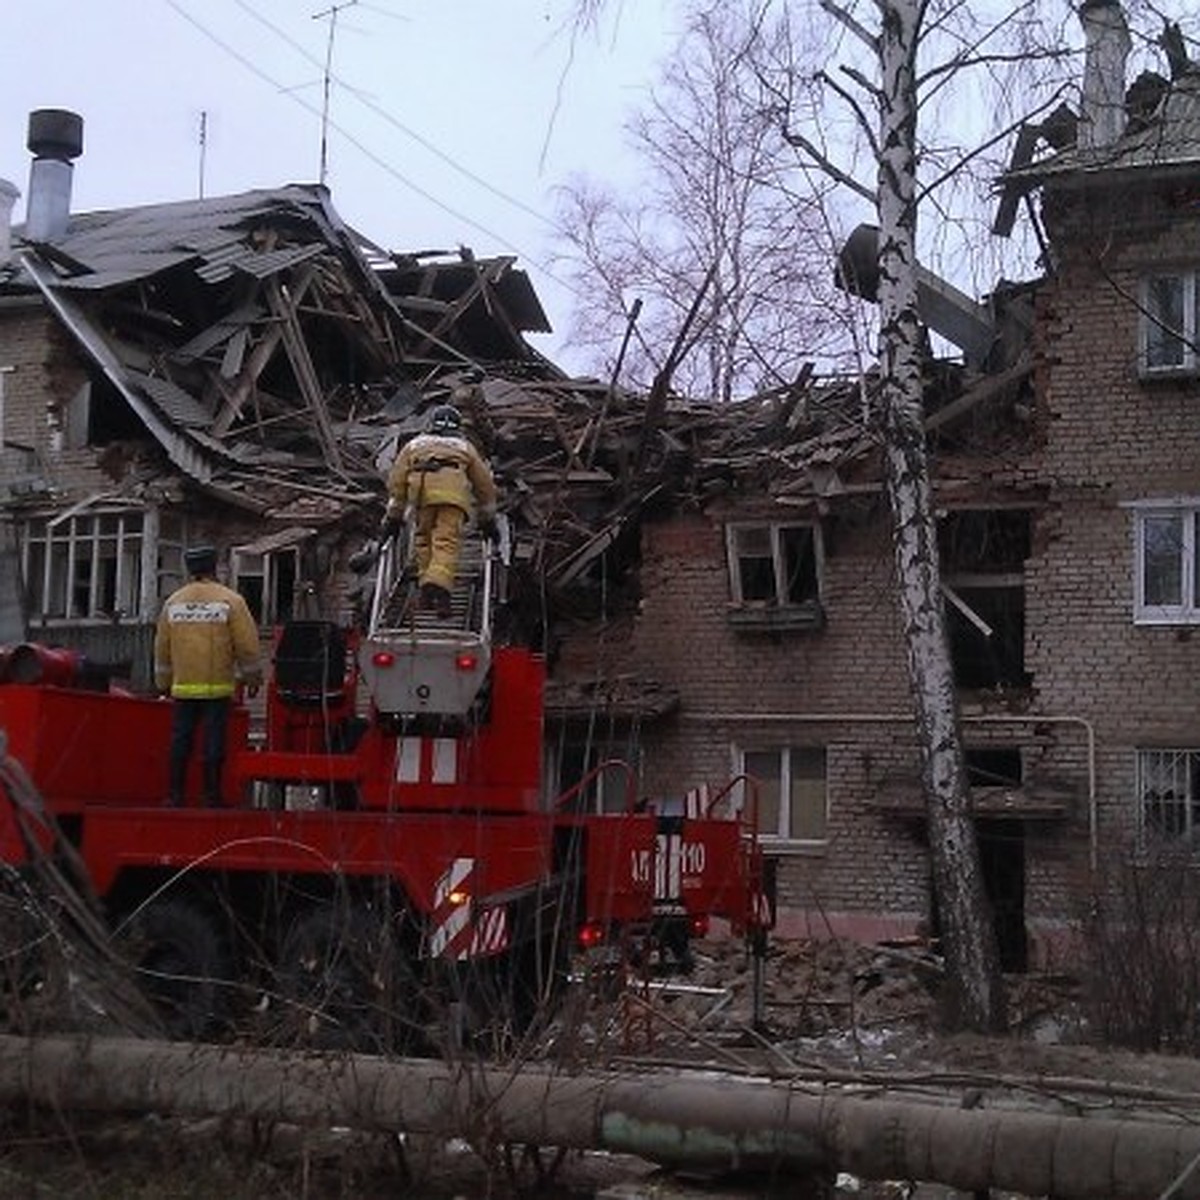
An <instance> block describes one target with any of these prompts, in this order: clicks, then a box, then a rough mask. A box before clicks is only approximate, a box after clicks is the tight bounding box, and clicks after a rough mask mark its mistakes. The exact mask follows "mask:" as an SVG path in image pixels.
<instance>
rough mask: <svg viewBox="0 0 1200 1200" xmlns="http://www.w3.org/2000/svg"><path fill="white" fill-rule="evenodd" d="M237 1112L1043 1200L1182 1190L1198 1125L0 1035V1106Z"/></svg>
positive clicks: (676, 1082) (1175, 1194)
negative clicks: (841, 1174)
mask: <svg viewBox="0 0 1200 1200" xmlns="http://www.w3.org/2000/svg"><path fill="white" fill-rule="evenodd" d="M16 1101H21V1102H25V1103H34V1104H39V1105H52V1106H54V1107H56V1108H57V1109H60V1110H69V1109H72V1108H75V1109H88V1110H99V1111H105V1110H107V1111H112V1112H130V1111H135V1112H144V1111H156V1112H161V1113H173V1114H176V1115H180V1116H201V1115H206V1116H207V1115H218V1116H235V1117H253V1118H258V1119H262V1120H274V1121H281V1122H288V1123H296V1124H301V1125H312V1126H334V1125H341V1126H350V1127H354V1128H359V1129H365V1130H376V1131H401V1130H403V1131H406V1132H410V1133H427V1134H430V1133H431V1134H444V1135H446V1136H450V1135H466V1136H468V1137H471V1136H474V1137H480V1136H486V1137H487V1138H489V1139H491V1140H492V1141H493V1142H495V1143H506V1142H508V1143H524V1144H528V1145H538V1146H560V1147H564V1148H567V1149H580V1150H585V1149H590V1150H609V1151H614V1152H622V1153H629V1154H635V1155H638V1156H639V1157H641V1158H644V1159H647V1160H650V1161H653V1162H658V1163H662V1164H664V1165H668V1166H688V1167H692V1168H705V1169H716V1170H738V1169H740V1170H752V1169H769V1170H773V1171H790V1172H796V1173H802V1174H804V1173H814V1172H818V1171H831V1170H842V1171H850V1172H853V1173H854V1174H856V1175H859V1176H861V1177H863V1178H866V1179H901V1180H919V1181H923V1182H928V1183H941V1184H945V1185H948V1186H950V1187H957V1188H961V1189H964V1190H972V1189H984V1188H999V1189H1004V1190H1008V1191H1015V1192H1020V1193H1023V1194H1026V1195H1033V1196H1041V1195H1052V1196H1054V1197H1056V1200H1135V1198H1137V1200H1144V1198H1145V1197H1147V1196H1158V1195H1161V1194H1163V1193H1164V1191H1165V1190H1166V1189H1168V1188H1172V1187H1173V1190H1172V1191H1171V1192H1170V1194H1171V1196H1172V1198H1173V1200H1185V1198H1188V1197H1195V1198H1200V1171H1198V1170H1195V1169H1194V1168H1195V1166H1196V1164H1197V1163H1198V1162H1200V1127H1197V1126H1195V1125H1188V1124H1185V1123H1184V1122H1182V1121H1179V1122H1169V1121H1166V1120H1150V1119H1147V1118H1138V1119H1126V1120H1121V1119H1114V1118H1112V1117H1106V1118H1089V1117H1075V1116H1059V1115H1056V1114H1051V1113H1045V1112H1020V1111H1013V1110H1011V1109H995V1110H989V1109H986V1108H976V1109H969V1110H968V1109H962V1108H957V1107H952V1106H951V1105H950V1104H937V1103H932V1102H928V1101H919V1100H910V1099H895V1098H887V1099H871V1098H867V1097H863V1096H861V1095H848V1094H845V1093H843V1092H837V1091H834V1090H832V1089H830V1088H823V1089H822V1088H817V1087H806V1088H803V1089H802V1088H800V1087H798V1086H797V1085H795V1084H790V1085H789V1084H787V1083H782V1082H777V1081H771V1080H759V1079H731V1078H726V1077H714V1076H713V1075H711V1074H707V1073H704V1072H702V1071H691V1072H676V1073H672V1074H670V1075H658V1074H656V1075H646V1074H640V1075H637V1074H633V1073H628V1074H612V1073H601V1072H592V1073H583V1074H577V1075H565V1074H556V1073H553V1072H551V1071H548V1070H547V1069H545V1068H544V1067H542V1066H533V1065H529V1064H516V1065H512V1066H510V1067H508V1068H505V1067H503V1066H495V1065H491V1066H485V1065H483V1064H482V1063H479V1062H461V1063H444V1062H435V1061H426V1060H412V1059H402V1060H387V1059H381V1058H373V1057H368V1056H365V1055H360V1056H354V1055H322V1054H299V1053H295V1052H288V1051H285V1050H277V1049H247V1048H241V1047H228V1046H213V1045H194V1044H189V1043H182V1042H155V1041H146V1040H140V1039H132V1038H95V1037H86V1038H73V1037H67V1036H56V1037H45V1038H30V1039H27V1038H18V1037H9V1036H0V1102H3V1103H13V1102H16Z"/></svg>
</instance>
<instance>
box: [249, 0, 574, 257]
mask: <svg viewBox="0 0 1200 1200" xmlns="http://www.w3.org/2000/svg"><path fill="white" fill-rule="evenodd" d="M234 2H235V3H236V4H237V6H238V7H239V8H240V9H242V10H243V11H244V12H246V13H248V14H249V15H250V16H251V17H253V18H254V19H255V20H256V21H258V22H259V23H260V24H261V25H263V26H264V27H265V28H267V29H269V30H270V31H271V32H272V33H273V34H275V36H276V37H278V38H281V39H282V40H283V41H285V42H286V43H287V44H288V45H289V46H291V48H292V49H293V50H295V51H296V53H297V54H299V55H300V57H301V58H303V59H305V60H306V61H307V62H309V63H311V64H312V65H313V66H315V67H320V66H321V63H320V61H319V60H318V59H317V58H316V57H315V56H313V55H312V54H310V53H309V52H308V50H307V48H306V47H305V46H303V45H302V44H301V43H300V42H298V41H296V39H295V38H293V37H292V36H291V34H289V33H288V32H287V31H286V30H284V29H281V28H280V27H279V26H278V25H276V24H275V23H274V22H273V21H271V20H270V19H269V18H268V17H265V16H263V15H262V13H260V12H258V11H257V10H256V9H255V8H254V6H253V5H252V4H250V3H248V0H234ZM345 7H348V5H345V4H342V5H334V10H336V9H337V8H345ZM330 11H333V10H330ZM318 15H323V14H318ZM328 79H332V80H333V82H334V83H336V84H337V85H338V87H340V88H344V89H345V90H346V91H347V92H349V93H350V95H351V96H353V97H354V99H355V100H357V101H358V102H359V104H361V105H362V106H363V107H364V108H366V109H368V110H370V111H371V112H372V113H374V114H375V116H377V117H379V118H380V119H382V120H384V121H386V122H387V123H388V124H389V125H391V126H392V127H393V128H394V129H397V130H399V131H400V132H401V133H403V134H404V135H405V137H408V138H411V139H412V140H413V141H414V142H416V143H417V145H419V146H420V147H421V148H422V149H424V150H427V151H428V152H429V153H430V154H432V155H433V156H434V157H435V158H438V159H440V160H441V161H442V162H444V163H445V164H446V165H447V166H448V167H451V168H452V169H453V170H455V171H457V172H458V173H459V174H460V175H462V176H463V177H464V178H465V179H469V180H470V181H471V182H472V183H474V184H477V185H478V186H479V187H481V188H483V189H484V190H485V191H487V192H490V193H491V194H492V195H493V196H495V197H496V198H497V199H498V200H503V201H504V202H505V203H506V204H511V205H512V206H513V207H514V208H516V209H519V210H520V211H521V212H523V213H525V214H527V215H528V216H531V217H533V218H535V219H536V220H538V221H540V222H542V223H543V224H544V225H547V226H549V227H550V228H551V229H552V230H553V231H554V232H556V233H559V232H561V230H560V229H559V228H558V226H557V225H556V224H555V222H554V221H552V220H551V219H550V218H549V217H547V216H546V214H545V213H543V212H541V211H539V210H538V209H536V208H532V207H531V206H530V205H528V204H526V203H525V202H524V201H523V200H521V199H519V198H518V197H516V196H512V195H510V194H509V193H508V192H505V191H504V190H503V189H501V188H498V187H496V186H495V184H493V183H490V182H489V181H488V180H487V179H485V178H484V177H483V176H482V175H479V174H477V173H476V172H474V171H472V170H471V169H470V167H466V166H464V165H463V164H462V163H460V162H458V161H457V160H456V159H454V158H452V157H451V156H450V155H449V154H447V153H446V152H445V151H444V150H442V149H440V148H439V147H438V146H437V145H435V144H434V143H433V142H431V141H430V140H429V139H428V138H426V137H424V136H422V135H421V134H420V133H418V132H417V131H416V130H415V129H412V128H411V127H410V126H408V125H405V124H404V122H403V121H400V120H399V119H397V118H396V117H394V116H393V115H392V114H391V113H390V112H388V110H387V109H385V108H382V107H380V106H379V105H378V104H375V103H374V102H373V101H371V100H368V99H367V98H366V97H365V96H364V95H363V94H362V92H360V91H359V90H358V89H357V88H354V87H351V86H350V85H349V84H348V83H346V82H345V81H344V80H342V79H340V78H338V76H337V75H334V74H332V73H330V74H329V75H328V76H327V80H328ZM334 128H337V127H336V126H334ZM339 132H340V131H339Z"/></svg>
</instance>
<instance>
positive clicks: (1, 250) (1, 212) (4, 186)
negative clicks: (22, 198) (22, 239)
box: [0, 179, 21, 267]
mask: <svg viewBox="0 0 1200 1200" xmlns="http://www.w3.org/2000/svg"><path fill="white" fill-rule="evenodd" d="M20 194H21V189H20V188H19V187H17V185H16V184H15V183H9V181H8V180H7V179H0V267H3V266H5V265H6V264H7V263H8V261H9V259H11V258H12V210H13V205H14V204H16V202H17V197H18V196H19V195H20Z"/></svg>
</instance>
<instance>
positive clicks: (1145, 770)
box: [1137, 750, 1200, 840]
mask: <svg viewBox="0 0 1200 1200" xmlns="http://www.w3.org/2000/svg"><path fill="white" fill-rule="evenodd" d="M1137 797H1138V824H1139V830H1138V831H1139V834H1140V835H1141V837H1142V838H1143V839H1144V838H1145V837H1146V836H1147V835H1149V836H1152V837H1157V838H1165V839H1167V840H1177V839H1180V838H1190V837H1191V836H1192V833H1193V831H1194V830H1195V828H1196V825H1197V818H1198V817H1200V813H1198V811H1197V809H1198V808H1200V750H1139V751H1138V752H1137Z"/></svg>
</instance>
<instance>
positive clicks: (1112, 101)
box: [1079, 0, 1132, 150]
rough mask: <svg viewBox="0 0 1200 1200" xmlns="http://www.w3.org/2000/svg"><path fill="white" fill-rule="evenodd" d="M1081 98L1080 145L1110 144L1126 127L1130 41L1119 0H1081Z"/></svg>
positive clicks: (1081, 146) (1088, 148)
mask: <svg viewBox="0 0 1200 1200" xmlns="http://www.w3.org/2000/svg"><path fill="white" fill-rule="evenodd" d="M1079 19H1080V21H1082V22H1083V38H1084V59H1083V98H1082V102H1081V104H1080V110H1081V111H1080V115H1081V118H1082V119H1081V121H1080V124H1079V146H1080V148H1081V149H1085V150H1099V149H1102V148H1103V147H1105V146H1111V145H1112V144H1113V142H1115V141H1116V140H1117V138H1119V137H1120V136H1121V133H1122V131H1123V130H1124V128H1125V63H1126V61H1127V60H1128V58H1129V50H1130V47H1131V46H1132V42H1131V41H1130V38H1129V26H1128V25H1126V24H1125V13H1124V11H1123V10H1122V8H1121V4H1120V0H1084V2H1083V3H1082V4H1081V5H1080V6H1079Z"/></svg>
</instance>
